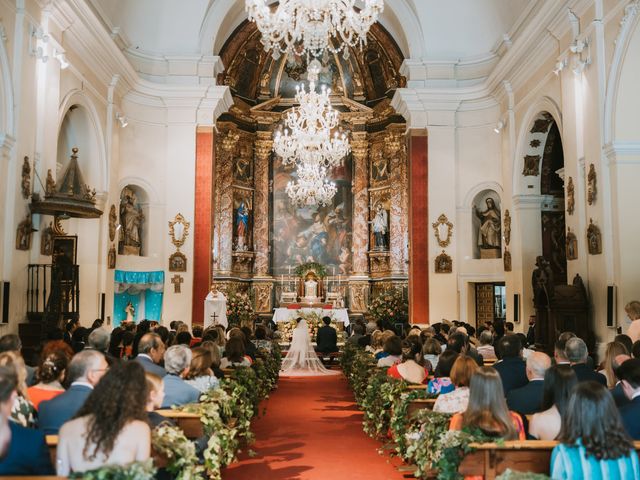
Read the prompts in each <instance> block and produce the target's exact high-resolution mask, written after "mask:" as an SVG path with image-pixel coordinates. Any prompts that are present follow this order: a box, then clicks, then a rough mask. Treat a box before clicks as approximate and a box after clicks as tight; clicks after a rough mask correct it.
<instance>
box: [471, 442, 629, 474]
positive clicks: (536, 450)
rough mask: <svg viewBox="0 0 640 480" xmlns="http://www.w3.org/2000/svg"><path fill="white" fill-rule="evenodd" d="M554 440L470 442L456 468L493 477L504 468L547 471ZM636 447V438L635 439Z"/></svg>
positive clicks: (555, 443)
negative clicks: (466, 452)
mask: <svg viewBox="0 0 640 480" xmlns="http://www.w3.org/2000/svg"><path fill="white" fill-rule="evenodd" d="M557 444H558V442H555V441H543V440H525V441H509V442H504V444H501V445H498V444H496V443H475V444H473V443H472V444H471V446H472V447H473V448H475V449H476V450H475V451H474V452H471V453H469V454H467V455H466V456H465V457H464V460H463V461H462V463H461V464H460V468H459V469H458V472H460V474H461V475H464V476H473V475H482V476H484V479H485V480H493V479H495V478H496V476H498V475H500V474H502V473H504V472H505V471H506V470H507V469H508V468H510V469H511V470H517V471H520V472H531V473H543V474H545V475H548V474H549V468H550V463H551V451H552V450H553V448H554V447H555V446H556V445H557ZM635 448H636V451H637V450H640V442H635Z"/></svg>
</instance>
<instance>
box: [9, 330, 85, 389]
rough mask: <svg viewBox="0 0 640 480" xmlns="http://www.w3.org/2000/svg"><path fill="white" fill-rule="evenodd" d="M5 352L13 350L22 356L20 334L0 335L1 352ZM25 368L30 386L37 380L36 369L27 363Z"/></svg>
mask: <svg viewBox="0 0 640 480" xmlns="http://www.w3.org/2000/svg"><path fill="white" fill-rule="evenodd" d="M4 352H13V353H15V354H16V355H20V356H22V340H20V337H19V336H18V335H15V334H13V333H9V334H7V335H3V336H2V337H0V353H4ZM72 353H73V352H72ZM25 368H26V370H27V380H26V382H27V386H28V387H30V386H31V385H34V384H35V382H36V369H35V368H33V367H30V366H29V365H26V364H25Z"/></svg>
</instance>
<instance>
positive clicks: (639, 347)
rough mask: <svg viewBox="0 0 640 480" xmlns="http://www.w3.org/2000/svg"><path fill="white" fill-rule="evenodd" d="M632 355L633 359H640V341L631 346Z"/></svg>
mask: <svg viewBox="0 0 640 480" xmlns="http://www.w3.org/2000/svg"><path fill="white" fill-rule="evenodd" d="M631 355H632V356H633V358H640V340H638V341H637V342H634V344H633V345H632V346H631Z"/></svg>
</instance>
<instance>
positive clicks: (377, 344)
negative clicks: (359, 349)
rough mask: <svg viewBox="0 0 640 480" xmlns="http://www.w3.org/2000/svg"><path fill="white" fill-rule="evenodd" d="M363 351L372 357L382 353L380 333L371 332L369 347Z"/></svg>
mask: <svg viewBox="0 0 640 480" xmlns="http://www.w3.org/2000/svg"><path fill="white" fill-rule="evenodd" d="M365 350H366V351H367V352H369V353H372V354H374V355H375V354H377V353H378V352H381V351H382V332H381V331H380V330H374V331H373V333H372V334H371V345H367V346H366V347H365Z"/></svg>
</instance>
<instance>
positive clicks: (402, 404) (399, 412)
mask: <svg viewBox="0 0 640 480" xmlns="http://www.w3.org/2000/svg"><path fill="white" fill-rule="evenodd" d="M437 397H438V395H436V394H431V393H428V392H427V389H426V388H425V389H422V390H411V391H409V392H404V393H402V395H400V398H398V399H397V400H396V401H395V402H394V404H393V412H392V414H391V421H390V425H389V427H390V429H391V433H392V434H393V438H394V440H395V442H396V453H397V454H398V455H399V456H400V457H402V458H406V457H407V448H408V446H409V444H408V441H407V431H408V430H409V429H410V428H411V426H412V425H415V424H416V423H417V420H416V415H415V414H414V415H412V417H411V418H409V415H408V413H409V405H410V404H411V402H413V401H414V400H426V399H428V398H437Z"/></svg>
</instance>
